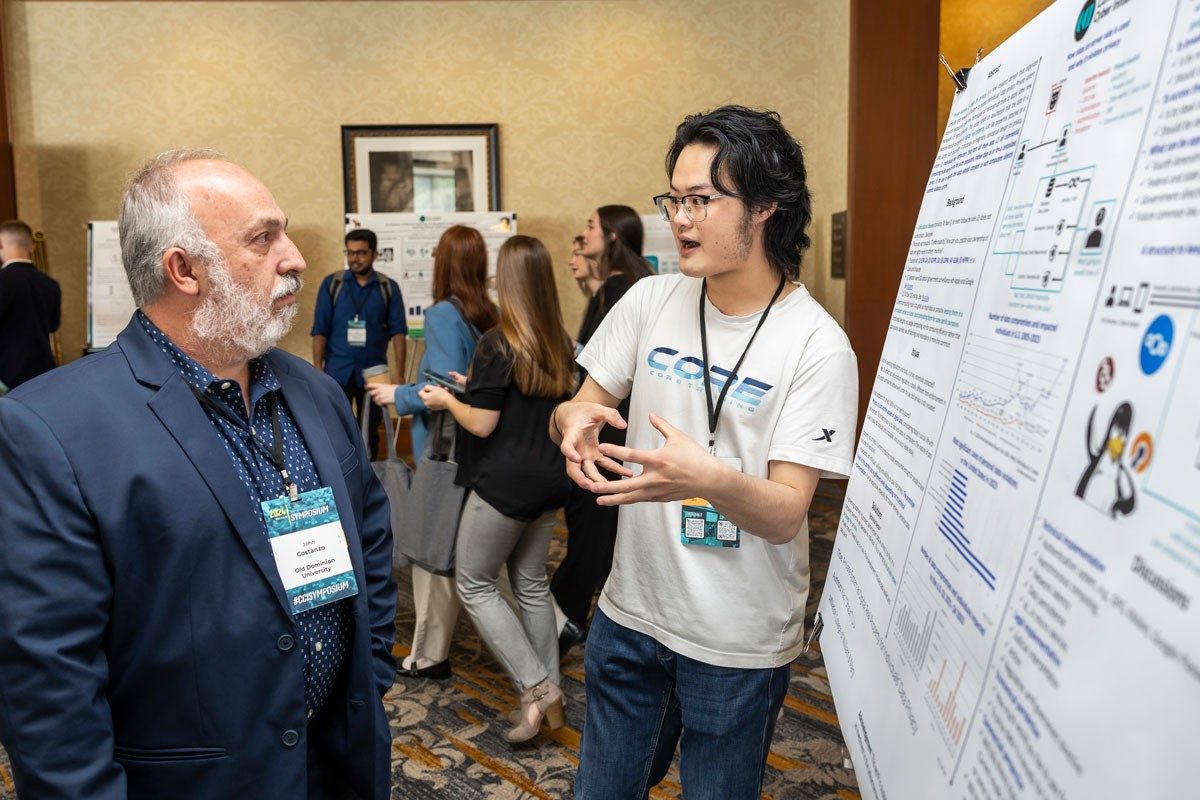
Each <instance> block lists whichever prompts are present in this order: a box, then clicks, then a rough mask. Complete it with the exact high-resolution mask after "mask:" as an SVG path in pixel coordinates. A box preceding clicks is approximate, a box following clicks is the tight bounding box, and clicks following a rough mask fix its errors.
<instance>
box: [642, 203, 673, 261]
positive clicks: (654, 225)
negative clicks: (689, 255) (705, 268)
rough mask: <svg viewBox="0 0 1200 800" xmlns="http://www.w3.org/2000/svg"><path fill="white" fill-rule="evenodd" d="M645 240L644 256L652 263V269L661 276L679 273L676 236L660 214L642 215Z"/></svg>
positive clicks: (643, 242)
mask: <svg viewBox="0 0 1200 800" xmlns="http://www.w3.org/2000/svg"><path fill="white" fill-rule="evenodd" d="M639 216H640V217H641V220H642V228H643V229H644V230H645V234H646V235H645V239H644V240H643V241H642V255H643V256H645V257H646V260H647V261H649V262H650V268H651V269H653V270H654V271H655V272H657V273H658V274H659V275H670V274H673V273H676V272H679V248H678V247H676V246H675V235H674V234H673V233H671V223H669V222H667V221H666V220H664V219H663V218H662V217H661V216H659V215H658V214H641V215H639Z"/></svg>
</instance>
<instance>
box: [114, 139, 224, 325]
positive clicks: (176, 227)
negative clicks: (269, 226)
mask: <svg viewBox="0 0 1200 800" xmlns="http://www.w3.org/2000/svg"><path fill="white" fill-rule="evenodd" d="M225 160H226V159H225V157H224V156H222V155H221V154H220V153H218V152H216V151H215V150H209V149H207V148H197V149H181V150H171V151H168V152H166V153H163V154H162V155H159V156H157V157H156V158H154V159H151V160H150V161H148V162H147V163H146V164H144V165H143V166H142V167H141V168H140V169H138V171H137V172H135V173H133V175H132V176H131V177H130V179H129V183H127V184H126V185H125V192H124V194H123V195H122V197H121V215H120V217H119V218H118V222H117V229H118V231H119V232H120V236H121V261H122V262H123V263H124V265H125V275H126V277H127V278H128V279H129V288H130V290H132V292H133V301H134V302H135V303H136V304H137V306H138V307H139V308H145V307H146V306H148V305H151V304H152V303H154V301H156V300H158V299H159V298H160V297H162V294H163V288H164V282H165V280H164V276H163V263H162V255H163V253H165V252H166V251H167V250H169V249H170V248H172V247H178V248H180V249H181V250H183V251H185V252H186V253H188V254H190V255H192V256H194V257H195V258H197V259H199V260H200V261H201V262H202V263H204V264H206V265H207V264H212V263H214V262H215V261H217V260H219V259H220V257H221V251H220V250H219V249H218V248H217V246H216V245H215V244H214V243H213V242H212V240H211V239H209V238H208V236H207V235H206V234H205V233H204V229H203V228H201V227H200V223H199V222H197V221H196V217H195V216H194V215H193V214H192V209H191V205H190V204H189V203H188V200H187V198H186V197H184V195H183V192H181V191H180V190H179V186H178V184H176V182H175V167H177V166H179V165H180V164H184V163H186V162H188V161H225Z"/></svg>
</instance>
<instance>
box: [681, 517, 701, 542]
mask: <svg viewBox="0 0 1200 800" xmlns="http://www.w3.org/2000/svg"><path fill="white" fill-rule="evenodd" d="M683 535H684V536H686V537H687V538H689V539H703V538H704V520H702V519H697V518H695V517H693V518H691V519H685V520H684V521H683Z"/></svg>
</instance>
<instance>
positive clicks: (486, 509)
mask: <svg viewBox="0 0 1200 800" xmlns="http://www.w3.org/2000/svg"><path fill="white" fill-rule="evenodd" d="M553 535H554V512H548V513H546V514H543V515H542V516H540V517H538V518H537V519H536V520H534V521H533V522H523V521H521V520H519V519H513V518H511V517H506V516H504V515H503V514H501V513H500V512H499V511H497V510H496V509H494V508H492V507H491V506H490V505H488V504H487V503H486V502H484V501H483V500H482V499H481V498H480V497H479V496H478V495H477V494H475V493H474V492H471V493H470V494H469V495H467V502H466V505H465V506H464V508H463V513H462V519H461V521H460V522H459V525H458V544H457V546H456V549H455V551H454V573H455V576H456V580H457V583H458V596H459V597H460V598H462V604H463V608H465V609H466V610H467V613H468V614H469V615H470V616H471V619H472V620H473V621H474V622H475V627H476V628H478V629H479V635H480V636H482V637H483V640H484V641H485V642H487V645H488V647H489V648H490V649H491V651H492V654H493V655H495V656H496V659H497V660H498V661H499V662H500V663H501V665H503V667H504V669H505V670H506V671H507V672H508V674H509V676H511V677H512V679H513V680H514V681H515V682H516V684H517V686H518V687H520V689H521V691H524V690H526V689H528V688H529V687H531V686H534V685H536V684H538V683H540V682H541V681H542V679H543V678H547V677H549V678H550V680H552V681H554V682H555V683H559V682H560V678H559V674H558V628H557V626H556V625H555V622H554V603H553V601H552V600H551V598H550V584H549V581H547V580H546V559H547V557H548V556H549V553H550V537H551V536H553ZM505 564H507V565H508V578H509V581H511V582H512V590H513V595H514V596H515V597H516V599H517V606H518V607H519V609H520V614H521V616H520V619H518V618H517V615H516V614H515V613H514V612H513V609H512V608H511V607H510V606H509V605H508V603H506V602H504V598H502V597H501V596H500V592H499V590H498V589H497V581H498V580H499V579H500V569H501V567H503V566H504V565H505Z"/></svg>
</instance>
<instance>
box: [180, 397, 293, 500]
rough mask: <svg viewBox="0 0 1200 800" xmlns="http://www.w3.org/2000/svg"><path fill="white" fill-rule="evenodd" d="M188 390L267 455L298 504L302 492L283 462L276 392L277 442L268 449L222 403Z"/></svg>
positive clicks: (273, 411) (273, 417) (273, 416)
mask: <svg viewBox="0 0 1200 800" xmlns="http://www.w3.org/2000/svg"><path fill="white" fill-rule="evenodd" d="M188 388H189V389H191V390H192V394H194V395H196V399H197V400H199V401H200V405H202V406H204V407H205V408H207V409H209V410H210V411H212V412H213V413H214V414H216V415H217V416H218V417H220V418H221V419H223V420H225V421H226V422H228V423H229V424H230V425H232V426H233V427H234V428H236V429H237V430H238V432H239V433H244V434H245V435H246V436H248V437H249V438H250V442H251V443H252V444H254V445H255V446H256V447H258V449H259V450H261V451H262V452H263V453H264V454H266V456H267V458H269V459H271V463H272V464H274V465H275V469H277V470H279V476H280V477H281V478H283V485H284V487H286V488H287V493H288V498H289V499H291V501H292V502H293V503H294V502H296V500H297V498H298V497H299V496H300V490H299V489H298V488H297V487H296V482H295V481H293V480H292V478H291V475H290V474H288V470H287V465H286V464H284V461H283V430H282V426H281V425H280V424H279V399H278V398H277V397H276V395H275V392H271V395H270V397H269V401H270V404H271V433H272V434H273V435H274V437H275V441H274V442H272V445H273V446H272V447H267V446H266V445H265V444H263V441H262V439H259V438H258V437H257V436H255V435H254V431H253V430H251V428H250V427H249V425H247V424H246V423H244V422H242V421H241V420H240V419H238V418H237V417H235V416H234V415H233V414H231V413H229V409H227V408H225V407H224V406H222V405H221V404H220V403H218V402H216V401H215V400H213V399H212V398H211V397H209V396H208V395H206V394H204V393H203V392H201V391H200V390H199V389H197V388H196V387H195V386H192V385H191V384H190V383H189V384H188Z"/></svg>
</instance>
